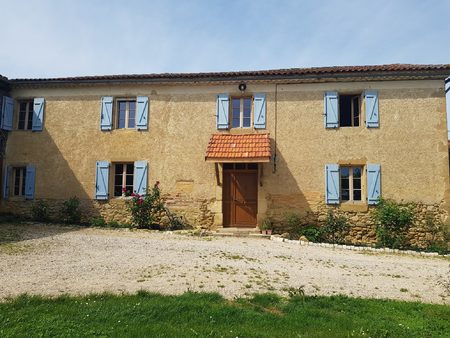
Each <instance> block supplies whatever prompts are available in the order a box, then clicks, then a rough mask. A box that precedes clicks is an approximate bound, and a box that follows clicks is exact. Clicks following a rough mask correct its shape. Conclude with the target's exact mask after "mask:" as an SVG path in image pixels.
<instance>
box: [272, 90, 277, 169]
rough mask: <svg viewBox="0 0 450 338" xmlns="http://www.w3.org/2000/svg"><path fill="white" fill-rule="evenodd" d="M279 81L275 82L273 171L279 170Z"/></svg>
mask: <svg viewBox="0 0 450 338" xmlns="http://www.w3.org/2000/svg"><path fill="white" fill-rule="evenodd" d="M277 99H278V83H276V84H275V131H274V137H273V140H274V142H273V143H274V145H273V146H274V149H273V169H272V173H274V174H275V172H276V171H277V122H278V121H277V120H278V100H277Z"/></svg>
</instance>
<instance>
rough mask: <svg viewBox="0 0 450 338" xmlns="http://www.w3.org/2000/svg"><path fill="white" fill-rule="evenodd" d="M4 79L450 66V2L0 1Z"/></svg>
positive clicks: (0, 70) (0, 54)
mask: <svg viewBox="0 0 450 338" xmlns="http://www.w3.org/2000/svg"><path fill="white" fill-rule="evenodd" d="M0 13H2V14H1V18H2V19H1V27H2V30H1V32H2V33H1V34H0V36H1V41H2V47H1V49H0V74H3V75H5V76H7V77H9V78H17V77H55V76H76V75H101V74H131V73H161V72H200V71H232V70H256V69H270V68H291V67H310V66H333V65H363V64H382V63H450V16H449V13H450V1H447V0H440V1H437V0H427V1H424V0H421V1H416V0H390V1H386V0H378V1H377V0H371V1H366V0H359V1H356V0H343V1H339V0H330V1H320V0H316V1H301V0H297V1H289V0H287V1H283V0H280V1H263V0H260V1H256V0H255V1H250V0H239V1H234V0H224V1H219V0H209V1H208V0H204V1H188V0H186V1H170V0H166V1H134V0H127V1H115V0H109V1H107V0H104V1H99V0H91V1H87V0H85V1H83V0H78V1H76V0H71V1H66V0H54V1H51V0H40V1H33V0H30V1H11V0H0Z"/></svg>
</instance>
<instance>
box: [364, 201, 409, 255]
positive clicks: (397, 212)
mask: <svg viewBox="0 0 450 338" xmlns="http://www.w3.org/2000/svg"><path fill="white" fill-rule="evenodd" d="M372 219H373V221H374V223H375V225H376V235H377V245H378V246H382V247H388V248H392V249H400V248H404V247H406V246H407V241H406V236H407V233H408V230H409V228H410V227H411V226H412V225H413V222H414V205H413V204H407V205H400V204H399V203H397V202H395V201H392V200H385V199H382V198H381V199H380V200H379V201H378V204H377V206H376V208H375V210H374V212H373V214H372Z"/></svg>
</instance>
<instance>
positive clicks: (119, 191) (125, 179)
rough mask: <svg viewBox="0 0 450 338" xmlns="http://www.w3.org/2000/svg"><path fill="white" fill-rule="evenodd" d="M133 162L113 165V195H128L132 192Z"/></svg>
mask: <svg viewBox="0 0 450 338" xmlns="http://www.w3.org/2000/svg"><path fill="white" fill-rule="evenodd" d="M133 179H134V163H116V164H115V165H114V196H115V197H120V196H130V195H131V194H132V193H133Z"/></svg>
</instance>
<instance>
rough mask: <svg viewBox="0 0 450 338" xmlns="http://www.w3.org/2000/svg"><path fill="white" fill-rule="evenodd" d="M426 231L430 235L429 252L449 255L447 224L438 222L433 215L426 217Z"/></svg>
mask: <svg viewBox="0 0 450 338" xmlns="http://www.w3.org/2000/svg"><path fill="white" fill-rule="evenodd" d="M425 230H426V231H427V232H428V233H429V235H430V237H431V238H430V239H429V240H428V241H427V248H426V250H427V251H430V252H438V253H439V254H447V253H448V252H449V250H448V245H447V241H448V240H449V233H448V230H447V229H446V226H445V224H444V223H443V222H442V221H440V220H436V219H435V218H434V217H433V215H431V214H427V215H426V216H425Z"/></svg>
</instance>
